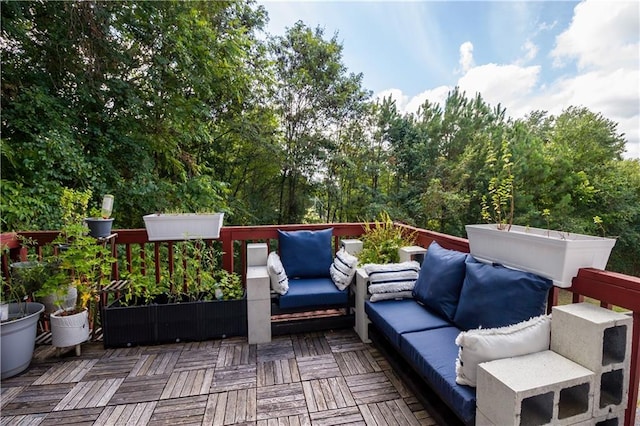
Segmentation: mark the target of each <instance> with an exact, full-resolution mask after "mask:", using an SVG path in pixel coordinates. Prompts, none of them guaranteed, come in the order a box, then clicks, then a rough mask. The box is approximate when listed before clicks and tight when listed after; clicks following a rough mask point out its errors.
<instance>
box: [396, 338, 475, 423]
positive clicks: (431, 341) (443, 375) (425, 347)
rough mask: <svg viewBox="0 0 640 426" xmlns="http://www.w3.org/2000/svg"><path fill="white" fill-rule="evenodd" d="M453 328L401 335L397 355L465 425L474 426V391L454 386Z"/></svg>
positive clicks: (465, 387) (455, 353)
mask: <svg viewBox="0 0 640 426" xmlns="http://www.w3.org/2000/svg"><path fill="white" fill-rule="evenodd" d="M458 334H460V330H459V329H458V328H456V327H444V328H436V329H433V330H424V331H416V332H413V333H404V334H403V335H402V336H401V338H400V352H401V353H402V354H403V355H404V356H405V358H406V359H407V360H408V361H409V362H410V363H411V364H412V365H413V367H414V368H415V369H416V370H417V372H418V374H420V376H421V377H422V378H423V379H424V380H425V381H426V382H427V383H429V385H430V386H431V388H432V389H433V390H434V391H435V392H436V393H437V394H438V395H439V396H440V398H441V399H442V400H443V401H444V402H445V403H446V404H447V405H449V407H450V408H451V409H452V410H453V411H454V412H455V413H456V414H457V415H458V417H460V419H461V420H462V421H463V422H464V423H465V424H474V419H475V415H476V389H475V388H472V387H470V386H465V385H459V384H457V383H456V357H457V356H458V346H457V345H456V342H455V340H456V337H457V336H458Z"/></svg>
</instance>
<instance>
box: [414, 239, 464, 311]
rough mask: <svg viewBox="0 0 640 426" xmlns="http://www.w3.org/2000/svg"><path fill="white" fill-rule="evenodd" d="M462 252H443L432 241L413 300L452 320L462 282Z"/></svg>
mask: <svg viewBox="0 0 640 426" xmlns="http://www.w3.org/2000/svg"><path fill="white" fill-rule="evenodd" d="M466 258H467V255H466V254H465V253H462V252H459V251H455V250H447V249H445V248H442V247H440V245H439V244H438V243H436V242H435V241H434V242H432V243H431V245H430V246H429V249H428V250H427V254H426V255H425V257H424V260H423V261H422V267H421V268H420V274H419V275H418V280H417V281H416V285H415V287H414V288H413V298H414V299H416V300H417V301H418V302H419V303H422V304H423V305H424V306H426V307H427V308H429V309H430V310H431V311H433V312H434V313H436V314H438V315H440V316H441V317H443V318H446V319H448V320H449V321H453V317H454V315H455V313H456V308H457V307H458V299H459V298H460V289H461V288H462V282H463V281H464V272H465V259H466Z"/></svg>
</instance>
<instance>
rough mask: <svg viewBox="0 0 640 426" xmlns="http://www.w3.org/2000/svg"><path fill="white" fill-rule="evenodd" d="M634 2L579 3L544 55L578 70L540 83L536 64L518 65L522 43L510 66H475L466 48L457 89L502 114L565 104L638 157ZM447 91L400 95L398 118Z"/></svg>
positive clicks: (531, 54)
mask: <svg viewBox="0 0 640 426" xmlns="http://www.w3.org/2000/svg"><path fill="white" fill-rule="evenodd" d="M639 11H640V4H639V3H636V2H606V3H599V2H594V1H591V0H585V1H583V2H582V3H580V4H578V5H577V6H576V7H575V9H574V17H573V20H572V22H571V24H570V26H569V27H568V28H567V29H566V30H565V31H564V32H562V33H561V34H560V35H559V36H558V37H557V38H556V46H555V48H554V49H553V51H552V52H551V55H552V57H553V58H554V59H555V60H556V63H561V62H562V61H566V60H574V59H575V60H576V61H577V63H578V65H579V69H578V72H575V71H574V72H571V73H570V74H569V72H567V73H566V74H565V75H564V76H562V77H560V78H557V79H556V80H555V81H551V82H548V83H544V84H543V83H541V81H540V80H541V73H542V68H541V66H540V65H529V66H524V65H523V64H524V63H526V60H527V59H528V58H531V60H532V59H534V58H535V56H536V55H537V47H536V46H535V45H534V44H533V43H531V44H528V43H525V45H524V46H523V48H524V50H525V56H524V58H522V59H520V60H518V61H516V62H515V63H514V64H494V63H488V64H481V65H475V64H474V59H473V45H472V43H471V42H465V43H463V44H462V45H461V46H460V49H459V55H460V56H459V59H460V61H459V63H460V65H461V66H462V70H463V71H464V74H463V75H462V76H461V77H460V78H459V79H458V81H457V85H458V86H459V87H460V88H461V89H462V90H464V91H465V92H466V93H467V96H474V95H475V93H476V92H480V94H481V95H482V97H483V99H484V100H485V101H486V102H488V103H489V104H491V105H497V104H498V103H500V104H501V105H502V106H503V107H505V108H507V114H509V115H510V116H512V117H514V118H520V117H524V116H525V115H526V114H528V113H530V112H531V111H534V110H544V111H548V112H549V113H550V114H554V115H557V114H560V113H561V112H562V111H563V110H564V109H566V108H568V107H570V106H578V107H580V106H584V107H586V108H588V109H589V110H591V111H593V112H595V113H601V114H602V115H603V116H604V117H605V118H607V119H609V120H612V121H614V122H616V123H618V132H619V133H624V134H625V137H626V139H627V145H626V150H627V152H626V153H625V157H627V158H640V69H639V68H640V66H639V65H640V59H639V52H640V42H639V41H638V33H639V32H640V25H639V20H640V18H639V16H640V13H639ZM452 89H453V87H448V86H440V87H437V88H434V89H429V90H426V91H423V92H422V93H420V94H418V95H416V96H414V97H412V98H409V97H408V96H407V95H405V94H403V93H402V92H400V91H399V90H397V89H396V90H397V93H395V96H396V97H397V98H398V99H402V100H403V101H402V104H400V103H398V107H399V108H400V106H401V105H402V106H403V108H404V109H400V110H401V111H404V112H412V113H414V112H416V111H417V109H418V107H419V106H420V105H422V104H423V103H424V101H425V100H426V99H429V100H430V101H431V102H438V103H441V104H442V103H443V102H444V100H445V99H446V96H447V93H448V91H450V90H452Z"/></svg>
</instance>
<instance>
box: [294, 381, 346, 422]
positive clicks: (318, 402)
mask: <svg viewBox="0 0 640 426" xmlns="http://www.w3.org/2000/svg"><path fill="white" fill-rule="evenodd" d="M302 388H303V390H304V396H305V400H306V402H307V409H308V410H309V412H310V413H314V412H317V411H324V410H334V409H338V408H345V407H352V406H355V405H356V402H355V400H354V399H353V395H351V391H350V390H349V387H348V386H347V383H346V381H345V380H344V378H343V377H331V378H329V379H320V380H309V381H306V382H303V383H302Z"/></svg>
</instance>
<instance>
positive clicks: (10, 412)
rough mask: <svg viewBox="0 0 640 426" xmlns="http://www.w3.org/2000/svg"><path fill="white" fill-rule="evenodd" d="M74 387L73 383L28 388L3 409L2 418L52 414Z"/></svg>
mask: <svg viewBox="0 0 640 426" xmlns="http://www.w3.org/2000/svg"><path fill="white" fill-rule="evenodd" d="M73 387H74V384H73V383H59V384H53V385H40V386H28V387H26V388H24V389H23V390H22V391H21V392H20V393H19V394H18V395H16V396H15V397H14V398H13V399H12V400H11V402H9V403H7V404H6V405H5V406H3V407H2V416H15V415H22V414H37V413H48V412H51V411H53V408H54V407H55V406H56V405H58V403H59V402H60V400H61V399H62V398H64V396H65V395H66V394H67V393H68V392H69V391H71V389H73Z"/></svg>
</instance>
